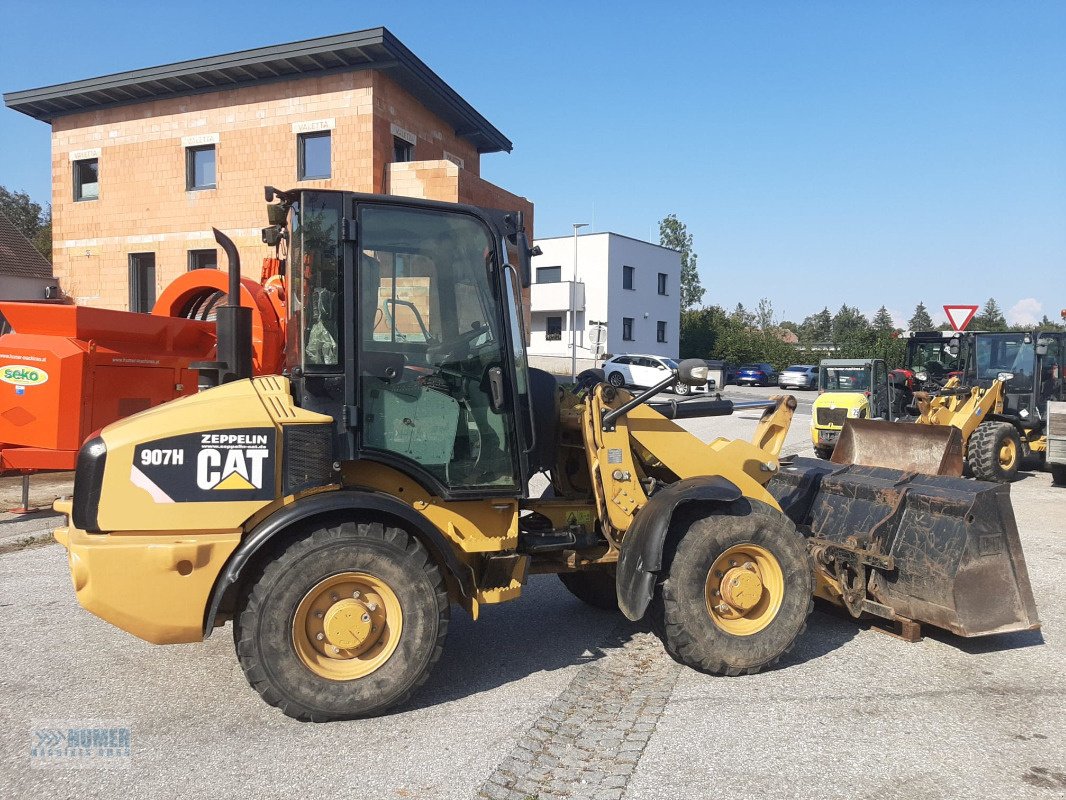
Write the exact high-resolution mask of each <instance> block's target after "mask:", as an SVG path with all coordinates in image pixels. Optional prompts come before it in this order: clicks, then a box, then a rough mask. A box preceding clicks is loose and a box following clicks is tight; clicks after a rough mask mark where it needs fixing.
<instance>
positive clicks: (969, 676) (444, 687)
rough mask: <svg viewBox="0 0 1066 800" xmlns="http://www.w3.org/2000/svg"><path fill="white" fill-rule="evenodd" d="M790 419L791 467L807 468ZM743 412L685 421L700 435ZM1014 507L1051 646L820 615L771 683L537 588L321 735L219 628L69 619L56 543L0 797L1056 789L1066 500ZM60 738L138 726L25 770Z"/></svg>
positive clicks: (2, 759)
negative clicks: (43, 741)
mask: <svg viewBox="0 0 1066 800" xmlns="http://www.w3.org/2000/svg"><path fill="white" fill-rule="evenodd" d="M776 391H777V390H776V389H774V390H766V389H736V388H735V387H728V388H727V389H726V391H725V393H724V394H725V396H737V397H739V396H744V397H749V396H753V397H754V396H768V395H769V394H771V393H775V392H776ZM796 394H797V397H798V398H800V399H801V400H802V399H803V397H804V395H803V394H802V393H796ZM806 396H807V397H808V398H810V397H812V395H811V394H810V393H807V395H806ZM808 408H809V407H808ZM802 410H803V407H802V405H801V408H800V413H797V415H796V420H795V422H794V424H793V429H792V432H791V434H790V436H789V439H788V442H787V443H786V453H787V452H790V451H791V452H796V453H804V454H807V453H809V446H810V445H809V438H808V436H809V432H808V428H809V424H810V419H809V410H808V413H807V414H803V413H802ZM756 419H757V414H756V413H750V414H747V413H740V414H737V415H734V416H732V417H723V418H715V419H706V420H692V421H688V422H686V424H688V425H689V427H690V429H691V430H693V432H695V433H697V435H699V436H701V437H703V438H705V439H711V438H714V437H716V436H727V437H734V436H745V435H750V433H751V431H752V430H753V429H754V427H755V424H756V422H755V420H756ZM1011 494H1012V497H1013V501H1014V507H1015V513H1016V515H1017V517H1018V522H1019V529H1020V531H1021V539H1022V544H1023V547H1024V549H1025V553H1026V558H1027V560H1028V565H1029V573H1030V576H1031V579H1032V584H1033V591H1034V593H1035V596H1036V602H1037V606H1038V608H1039V611H1040V617H1041V620H1042V622H1043V630H1042V632H1039V633H1022V634H1009V635H1005V636H999V637H991V638H987V639H981V640H963V639H959V638H957V637H953V636H951V635H948V634H940V633H933V634H932V635H928V636H927V637H926V638H925V639H924V640H922V641H921V642H918V643H916V644H907V643H904V642H902V641H899V640H897V639H894V638H892V637H890V636H888V635H886V634H884V633H882V632H879V631H877V630H874V629H870V628H869V627H867V626H860V625H856V624H854V623H852V622H850V621H848V620H844V619H841V618H839V617H838V616H836V615H835V614H832V613H825V612H823V611H821V610H816V611H815V612H814V614H813V615H812V617H811V619H810V623H809V626H808V629H807V631H806V633H805V634H804V636H803V637H802V639H801V640H800V641H799V643H798V644H797V646H796V648H795V649H794V650H793V651H792V652H791V653H790V654H788V655H787V656H786V658H785V659H784V661H783V663H781V664H780V665H779V666H778V667H777V668H775V669H772V670H770V671H767V672H764V673H762V674H759V675H754V676H747V677H740V678H716V677H710V676H706V675H703V674H700V673H697V672H694V671H692V670H690V669H688V668H685V667H682V666H680V665H678V664H677V663H675V662H674V661H672V660H671V659H670V658H669V657H668V656H667V655H666V654H665V653H664V652H663V650H662V647H661V645H660V644H659V642H658V640H657V639H655V638H654V636H653V635H652V634H650V633H649V632H648V631H646V630H645V629H644V628H643V627H642V626H640V625H634V624H630V623H628V622H626V621H625V620H624V619H623V618H621V617H620V616H619V615H617V614H610V613H607V612H602V611H597V610H595V609H592V608H589V607H587V606H585V605H583V604H582V603H580V602H579V601H577V600H576V599H574V598H573V597H571V596H570V595H569V594H568V593H567V592H566V591H565V589H563V587H562V586H561V584H560V583H559V582H558V581H557V580H556V579H555V578H554V577H551V576H541V577H536V578H534V579H533V580H532V581H531V583H530V585H529V586H528V587H527V589H526V591H525V593H524V596H523V597H522V598H521V599H519V600H518V601H516V602H513V603H506V604H503V605H499V606H492V607H487V608H486V609H484V611H483V614H482V618H481V619H480V620H479V621H478V622H473V621H471V620H470V619H469V617H467V616H466V615H465V613H464V612H462V611H459V610H453V617H452V626H451V628H450V631H449V638H448V642H447V645H446V648H445V652H444V655H443V657H442V658H441V660H440V662H439V663H438V664H437V666H436V668H435V670H434V672H433V674H432V675H431V677H430V679H429V682H428V683H427V684H426V686H425V687H423V689H422V690H421V691H420V692H419V693H418V694H417V695H416V696H415V698H414V699H413V700H412V701H411V702H410V704H409V705H408V706H406V707H404V708H402V709H398V710H396V711H395V712H394V713H392V714H390V715H388V716H385V717H381V718H378V719H371V720H361V721H354V722H342V723H329V724H322V725H315V724H306V723H298V722H295V721H293V720H290V719H288V718H287V717H284V716H283V715H282V714H281V713H280V712H278V711H277V710H276V709H274V708H272V707H270V706H267V705H265V704H264V703H263V702H262V701H261V700H260V699H259V696H258V695H257V694H256V693H255V692H254V691H253V690H252V689H251V688H249V686H248V685H247V683H246V681H245V679H244V676H243V674H242V672H241V670H240V667H239V666H238V664H237V661H236V658H235V656H234V653H233V642H232V635H231V632H230V628H229V626H226V628H224V629H220V630H217V631H216V632H215V633H214V635H213V636H212V637H211V638H210V639H209V640H208V641H207V642H206V643H203V644H194V645H174V646H154V645H150V644H147V643H145V642H141V641H140V640H138V639H136V638H134V637H132V636H130V635H128V634H126V633H124V632H122V631H121V630H118V629H117V628H114V627H113V626H111V625H109V624H107V623H105V622H103V621H102V620H99V619H97V618H96V617H94V616H92V615H91V614H89V613H88V612H86V611H84V610H83V609H81V608H80V606H79V605H78V604H77V602H76V600H75V598H74V593H73V590H72V587H71V585H70V577H69V574H68V570H67V564H66V557H65V553H64V551H63V550H62V548H60V547H59V546H58V545H48V546H42V547H37V548H34V549H23V550H18V551H16V552H7V553H5V554H3V555H0V625H2V628H3V630H4V631H5V634H6V638H7V641H6V642H5V645H6V646H5V647H4V649H3V652H4V657H3V662H2V666H0V797H2V798H24V797H26V798H28V797H71V798H74V797H76V798H90V797H102V798H104V797H106V798H114V797H119V796H135V797H141V798H155V797H159V798H171V797H182V798H201V797H202V798H228V797H262V798H270V797H279V798H280V797H286V798H288V797H292V796H294V795H296V796H334V795H340V794H344V795H352V796H359V797H365V798H457V799H458V798H464V799H465V798H475V797H481V798H506V799H507V800H512V798H517V800H527V798H538V799H539V800H546V799H547V798H550V797H551V798H554V797H570V798H604V799H606V798H625V799H626V800H637V799H638V798H641V799H643V798H649V799H650V798H665V797H686V798H688V797H692V798H712V797H715V798H717V797H722V796H729V795H733V794H740V795H744V796H756V797H768V798H793V797H812V798H814V797H817V798H836V797H840V798H845V797H846V798H875V797H876V798H879V799H880V798H893V797H901V798H903V797H906V798H943V797H958V798H969V797H973V798H978V797H979V798H982V800H983V799H984V798H989V797H1006V796H1011V797H1016V798H1051V797H1062V796H1064V795H1066V683H1064V681H1063V679H1062V676H1063V675H1064V674H1066V589H1064V588H1063V582H1062V579H1061V573H1062V568H1061V565H1062V564H1063V563H1064V558H1066V515H1064V514H1063V508H1064V506H1063V502H1064V500H1066V490H1060V489H1055V488H1052V487H1051V485H1050V480H1049V476H1048V475H1046V474H1028V475H1027V476H1026V477H1025V478H1024V479H1023V480H1021V481H1019V482H1017V483H1016V484H1014V485H1013V486H1012V489H1011ZM2 524H5V523H2V522H0V525H2ZM71 727H79V728H90V729H92V728H97V729H100V728H104V729H110V730H116V729H117V730H120V731H127V732H128V733H127V734H125V735H128V737H129V741H130V752H129V755H128V757H127V756H125V755H124V754H123V753H121V752H120V753H119V757H118V758H116V759H113V760H112V761H110V762H107V763H102V762H101V761H100V760H97V762H96V763H95V764H94V765H92V766H87V767H82V768H73V767H72V766H65V765H63V764H60V765H56V764H54V763H50V762H49V763H44V764H40V763H38V762H37V761H35V760H34V757H33V756H32V754H31V748H32V747H33V746H34V745H35V743H37V742H39V741H40V738H41V732H42V731H44V732H48V731H65V730H69V728H71Z"/></svg>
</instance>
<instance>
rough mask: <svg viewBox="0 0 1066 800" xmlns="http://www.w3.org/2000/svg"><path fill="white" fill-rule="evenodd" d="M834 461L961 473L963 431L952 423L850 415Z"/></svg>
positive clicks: (909, 470)
mask: <svg viewBox="0 0 1066 800" xmlns="http://www.w3.org/2000/svg"><path fill="white" fill-rule="evenodd" d="M831 460H832V462H833V463H834V464H858V465H862V466H868V467H889V468H891V469H898V470H902V471H903V472H921V473H923V474H926V475H952V476H954V477H959V476H961V475H962V434H961V432H960V431H959V430H958V429H957V428H953V427H951V426H949V425H916V424H914V423H913V422H882V421H880V420H872V419H848V420H845V421H844V429H843V430H842V431H841V432H840V439H839V440H838V441H837V445H836V448H835V449H834V450H833V458H832V459H831Z"/></svg>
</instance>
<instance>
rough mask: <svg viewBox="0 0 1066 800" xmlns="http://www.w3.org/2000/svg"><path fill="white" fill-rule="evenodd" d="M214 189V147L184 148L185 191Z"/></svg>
mask: <svg viewBox="0 0 1066 800" xmlns="http://www.w3.org/2000/svg"><path fill="white" fill-rule="evenodd" d="M214 188H215V146H214V145H213V144H209V145H204V146H203V147H186V148H185V189H186V190H187V191H190V192H191V191H193V190H195V189H214Z"/></svg>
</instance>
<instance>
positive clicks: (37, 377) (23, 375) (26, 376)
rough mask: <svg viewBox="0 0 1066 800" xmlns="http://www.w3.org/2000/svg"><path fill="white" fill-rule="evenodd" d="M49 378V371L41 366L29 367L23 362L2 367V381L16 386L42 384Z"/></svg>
mask: <svg viewBox="0 0 1066 800" xmlns="http://www.w3.org/2000/svg"><path fill="white" fill-rule="evenodd" d="M47 380H48V373H47V372H45V371H44V370H43V369H40V368H39V367H27V366H25V365H23V364H8V365H7V366H6V367H0V381H3V382H4V383H13V384H15V385H16V386H40V385H41V384H42V383H44V382H46V381H47Z"/></svg>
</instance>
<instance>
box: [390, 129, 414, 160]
mask: <svg viewBox="0 0 1066 800" xmlns="http://www.w3.org/2000/svg"><path fill="white" fill-rule="evenodd" d="M392 160H393V161H394V162H396V163H397V164H402V163H404V162H406V161H414V160H415V146H414V145H413V144H411V143H410V142H409V141H407V140H406V139H401V138H400V137H399V136H393V137H392Z"/></svg>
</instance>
